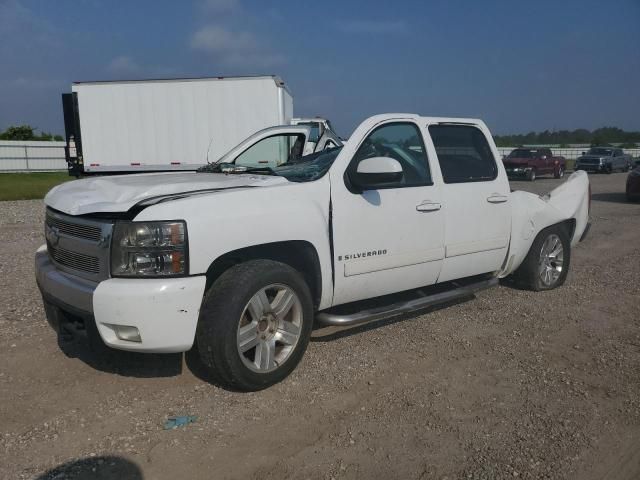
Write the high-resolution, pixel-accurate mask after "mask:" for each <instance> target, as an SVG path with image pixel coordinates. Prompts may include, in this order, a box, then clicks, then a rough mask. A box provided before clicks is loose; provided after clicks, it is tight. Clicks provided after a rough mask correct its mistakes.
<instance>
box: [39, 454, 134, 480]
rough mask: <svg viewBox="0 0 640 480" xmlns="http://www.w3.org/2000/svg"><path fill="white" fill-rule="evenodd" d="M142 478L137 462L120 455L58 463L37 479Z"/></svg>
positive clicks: (130, 479) (105, 479) (126, 479)
mask: <svg viewBox="0 0 640 480" xmlns="http://www.w3.org/2000/svg"><path fill="white" fill-rule="evenodd" d="M63 478H64V479H65V480H67V479H69V480H71V479H74V480H110V479H113V478H118V479H122V480H142V479H143V478H144V476H143V475H142V470H140V467H138V466H137V465H136V464H135V463H133V462H131V461H130V460H127V459H125V458H122V457H118V456H115V455H113V456H111V455H110V456H104V457H88V458H80V459H78V460H73V461H71V462H67V463H63V464H62V465H58V466H57V467H55V468H52V469H51V470H48V471H47V472H45V473H43V474H42V475H39V476H37V477H36V480H54V479H56V480H57V479H63Z"/></svg>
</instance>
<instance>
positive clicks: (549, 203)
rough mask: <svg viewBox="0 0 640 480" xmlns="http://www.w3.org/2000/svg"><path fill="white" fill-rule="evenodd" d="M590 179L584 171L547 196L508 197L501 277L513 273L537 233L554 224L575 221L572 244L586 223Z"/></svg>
mask: <svg viewBox="0 0 640 480" xmlns="http://www.w3.org/2000/svg"><path fill="white" fill-rule="evenodd" d="M589 195H590V193H589V177H588V175H587V174H586V172H583V171H578V172H575V173H573V174H572V175H571V176H570V177H569V178H568V179H567V181H566V182H564V183H563V184H562V185H560V186H559V187H557V188H555V189H554V190H552V191H551V192H549V193H548V194H546V195H542V196H538V195H535V194H533V193H528V192H522V191H516V192H512V193H511V196H510V199H509V201H510V204H511V216H512V222H511V242H510V245H509V254H508V256H507V262H506V263H505V266H504V268H503V270H502V271H501V272H500V277H506V276H507V275H509V274H510V273H513V272H514V271H515V270H516V269H517V268H518V267H519V266H520V264H521V263H522V261H523V260H524V258H525V257H526V255H527V253H528V252H529V249H530V248H531V244H532V243H533V240H534V239H535V238H536V235H538V233H539V232H540V231H541V230H543V229H545V228H547V227H549V226H551V225H554V224H556V223H561V222H565V221H567V220H572V219H573V220H574V221H575V228H574V230H573V233H572V237H571V245H572V246H573V245H575V244H576V243H578V242H579V241H580V237H581V236H582V234H583V232H584V231H585V229H586V228H587V224H588V223H589Z"/></svg>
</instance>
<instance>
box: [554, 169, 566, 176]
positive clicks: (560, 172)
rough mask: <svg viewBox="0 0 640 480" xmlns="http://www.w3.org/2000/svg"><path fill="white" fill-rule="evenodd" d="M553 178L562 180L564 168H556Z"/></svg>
mask: <svg viewBox="0 0 640 480" xmlns="http://www.w3.org/2000/svg"><path fill="white" fill-rule="evenodd" d="M553 177H554V178H562V177H564V168H562V167H558V170H556V171H555V172H554V174H553Z"/></svg>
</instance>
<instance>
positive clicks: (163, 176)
mask: <svg viewBox="0 0 640 480" xmlns="http://www.w3.org/2000/svg"><path fill="white" fill-rule="evenodd" d="M286 183H289V181H288V180H287V179H285V178H284V177H277V176H268V175H253V174H240V175H239V174H233V175H227V174H223V173H195V172H186V173H171V172H169V173H149V174H135V175H120V176H112V177H95V178H87V179H82V180H74V181H72V182H67V183H63V184H61V185H58V186H56V187H54V188H53V189H51V190H50V191H49V193H47V196H46V197H45V198H44V203H45V204H46V205H47V206H49V207H51V208H54V209H56V210H58V211H61V212H63V213H67V214H69V215H84V214H87V213H99V212H126V211H128V210H129V209H130V208H131V207H133V206H134V205H136V204H138V203H140V202H142V201H145V200H146V201H151V200H153V199H158V200H164V199H171V197H172V196H179V197H180V198H182V197H184V196H185V195H196V194H202V193H211V192H217V191H220V190H226V189H230V188H243V187H246V188H250V187H268V186H272V185H281V184H286Z"/></svg>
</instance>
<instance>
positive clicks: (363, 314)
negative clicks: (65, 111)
mask: <svg viewBox="0 0 640 480" xmlns="http://www.w3.org/2000/svg"><path fill="white" fill-rule="evenodd" d="M497 284H498V279H497V278H495V277H494V278H489V279H487V280H481V281H479V282H474V283H470V284H467V285H462V286H458V287H455V288H453V289H451V290H447V291H445V292H440V293H434V294H431V295H427V296H423V297H419V298H416V299H414V300H408V301H403V302H396V303H392V304H390V305H385V306H382V307H377V308H372V309H369V310H362V311H360V312H356V313H351V314H345V315H340V314H334V313H328V312H322V313H319V314H318V315H316V319H317V320H318V322H319V323H320V324H322V325H325V326H334V327H346V326H352V325H359V324H361V323H367V322H372V321H374V320H381V319H383V318H387V317H393V316H396V315H400V314H403V313H409V312H413V311H415V310H421V309H423V308H427V307H431V306H433V305H438V304H442V303H447V302H451V301H453V300H459V299H461V298H465V297H469V296H471V295H473V294H474V293H476V292H479V291H481V290H485V289H487V288H490V287H493V286H495V285H497Z"/></svg>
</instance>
